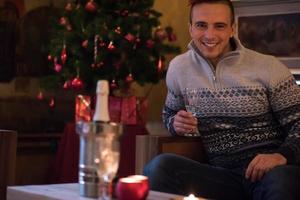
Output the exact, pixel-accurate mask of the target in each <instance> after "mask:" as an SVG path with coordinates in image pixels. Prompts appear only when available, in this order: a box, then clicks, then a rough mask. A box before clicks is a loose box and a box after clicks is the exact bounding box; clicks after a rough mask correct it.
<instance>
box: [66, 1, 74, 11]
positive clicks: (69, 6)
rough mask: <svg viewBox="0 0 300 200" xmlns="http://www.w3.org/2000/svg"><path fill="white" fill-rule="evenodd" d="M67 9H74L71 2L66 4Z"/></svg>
mask: <svg viewBox="0 0 300 200" xmlns="http://www.w3.org/2000/svg"><path fill="white" fill-rule="evenodd" d="M65 10H66V11H69V12H70V11H72V10H73V5H72V4H71V3H67V5H66V6H65Z"/></svg>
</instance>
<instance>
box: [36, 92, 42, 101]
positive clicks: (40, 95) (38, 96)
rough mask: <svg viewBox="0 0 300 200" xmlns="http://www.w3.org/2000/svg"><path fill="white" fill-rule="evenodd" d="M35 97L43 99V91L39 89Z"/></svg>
mask: <svg viewBox="0 0 300 200" xmlns="http://www.w3.org/2000/svg"><path fill="white" fill-rule="evenodd" d="M36 98H37V99H38V100H43V99H44V94H43V92H42V91H39V93H38V94H37V96H36Z"/></svg>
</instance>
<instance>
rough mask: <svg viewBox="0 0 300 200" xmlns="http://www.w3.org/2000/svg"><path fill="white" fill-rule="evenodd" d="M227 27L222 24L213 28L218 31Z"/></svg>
mask: <svg viewBox="0 0 300 200" xmlns="http://www.w3.org/2000/svg"><path fill="white" fill-rule="evenodd" d="M226 27H227V25H226V24H223V23H217V24H215V28H216V29H218V30H223V29H225V28H226Z"/></svg>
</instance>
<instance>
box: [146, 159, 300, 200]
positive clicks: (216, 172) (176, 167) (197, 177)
mask: <svg viewBox="0 0 300 200" xmlns="http://www.w3.org/2000/svg"><path fill="white" fill-rule="evenodd" d="M144 174H145V175H146V176H148V177H149V181H150V189H151V190H155V191H161V192H167V193H173V194H180V195H185V196H187V195H188V194H190V193H193V194H195V195H197V196H201V197H205V198H210V199H217V200H219V199H226V200H227V199H243V200H244V199H254V200H275V199H276V200H292V199H300V187H299V184H300V167H299V166H295V165H285V166H278V167H275V168H274V169H272V170H270V171H269V172H268V173H267V174H266V175H265V176H264V177H263V178H262V179H261V180H260V181H257V182H254V183H252V182H250V181H248V180H247V179H246V178H245V175H244V174H245V170H244V169H225V168H220V167H213V166H211V165H208V164H202V163H199V162H196V161H193V160H190V159H188V158H185V157H182V156H178V155H175V154H161V155H159V156H157V157H155V158H154V159H153V160H152V161H151V162H149V163H148V164H147V165H146V167H145V168H144Z"/></svg>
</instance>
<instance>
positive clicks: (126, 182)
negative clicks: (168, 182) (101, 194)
mask: <svg viewBox="0 0 300 200" xmlns="http://www.w3.org/2000/svg"><path fill="white" fill-rule="evenodd" d="M116 194H117V197H118V199H119V200H142V199H143V197H144V195H145V194H144V190H143V183H142V181H140V180H137V179H135V178H132V177H125V178H120V179H119V181H118V183H117V190H116Z"/></svg>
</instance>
